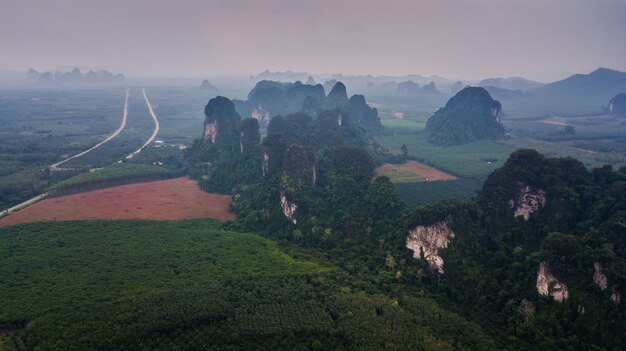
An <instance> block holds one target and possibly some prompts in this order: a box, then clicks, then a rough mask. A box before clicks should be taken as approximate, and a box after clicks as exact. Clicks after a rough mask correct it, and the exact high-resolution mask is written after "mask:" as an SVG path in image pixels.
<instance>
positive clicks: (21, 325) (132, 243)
mask: <svg viewBox="0 0 626 351" xmlns="http://www.w3.org/2000/svg"><path fill="white" fill-rule="evenodd" d="M0 251H1V252H5V253H7V254H6V255H3V256H2V257H0V276H2V277H3V278H6V279H2V280H0V305H2V306H4V307H5V308H3V309H2V310H0V331H1V332H0V349H5V350H11V349H13V348H15V347H25V348H27V349H38V350H60V349H62V350H85V349H115V350H171V349H207V345H210V349H212V350H245V349H250V348H251V347H253V346H254V345H256V346H259V345H264V346H265V347H264V349H291V350H293V349H297V350H310V349H355V350H356V349H359V350H361V349H367V348H368V347H369V346H371V345H372V344H376V345H382V344H384V345H397V347H401V348H408V349H429V350H452V349H453V347H452V345H456V346H457V347H462V348H466V349H486V348H493V347H494V345H495V344H494V342H493V339H491V338H490V337H488V336H486V335H485V334H484V333H483V332H482V330H481V329H480V328H479V327H478V326H477V325H476V324H474V323H472V322H468V321H466V320H464V319H463V318H461V317H459V316H458V315H456V314H454V313H451V312H449V311H447V310H445V309H443V308H441V307H440V306H439V305H438V304H437V303H436V302H435V301H434V300H432V299H430V298H428V297H426V296H423V295H420V294H417V295H416V294H402V293H399V295H398V296H396V297H388V296H386V295H383V294H376V293H375V292H374V293H365V292H363V291H357V290H356V289H355V285H354V284H355V283H356V281H355V280H354V279H353V278H351V277H349V276H347V275H346V274H344V273H342V272H341V270H339V269H338V268H333V267H332V266H328V265H327V264H324V265H321V264H319V263H316V262H314V261H311V260H297V259H294V258H293V257H292V256H290V255H288V254H287V253H286V252H285V251H283V250H282V249H281V248H280V247H279V246H278V245H277V244H276V243H274V242H272V241H270V240H267V239H264V238H262V237H260V236H259V235H256V234H250V233H241V232H237V231H233V230H229V229H226V228H224V227H223V226H221V225H220V224H218V222H215V221H212V220H186V221H174V222H152V221H88V222H56V223H46V224H41V223H32V224H24V225H19V226H12V227H7V228H3V229H0ZM359 285H363V283H359ZM376 286H377V285H376V284H373V285H372V288H370V289H369V290H374V291H375V287H376ZM120 326H124V327H123V328H122V327H120ZM294 347H295V348H294Z"/></svg>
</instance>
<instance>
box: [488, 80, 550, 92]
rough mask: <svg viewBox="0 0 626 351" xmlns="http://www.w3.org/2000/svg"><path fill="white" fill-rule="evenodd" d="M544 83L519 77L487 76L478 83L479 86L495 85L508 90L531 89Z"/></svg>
mask: <svg viewBox="0 0 626 351" xmlns="http://www.w3.org/2000/svg"><path fill="white" fill-rule="evenodd" d="M542 85H544V83H541V82H536V81H534V80H528V79H525V78H521V77H512V78H488V79H483V80H481V81H480V82H479V83H478V86H480V87H487V86H490V87H496V88H501V89H509V90H532V89H535V88H538V87H540V86H542Z"/></svg>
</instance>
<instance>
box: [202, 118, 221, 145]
mask: <svg viewBox="0 0 626 351" xmlns="http://www.w3.org/2000/svg"><path fill="white" fill-rule="evenodd" d="M217 130H218V128H217V121H211V122H209V121H204V141H205V142H206V141H208V142H210V143H211V144H215V138H217Z"/></svg>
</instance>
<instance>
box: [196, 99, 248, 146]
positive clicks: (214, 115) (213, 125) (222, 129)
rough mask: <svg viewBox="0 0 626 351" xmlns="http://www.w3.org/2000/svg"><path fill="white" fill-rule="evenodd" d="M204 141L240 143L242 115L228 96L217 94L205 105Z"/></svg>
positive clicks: (224, 143)
mask: <svg viewBox="0 0 626 351" xmlns="http://www.w3.org/2000/svg"><path fill="white" fill-rule="evenodd" d="M204 114H205V116H206V119H205V120H204V133H203V136H204V138H203V139H204V141H205V142H209V143H211V144H218V143H220V144H223V145H226V144H230V143H237V144H238V143H239V139H240V134H241V133H240V124H241V117H240V116H239V114H238V113H237V111H236V110H235V105H234V104H233V102H232V101H230V100H229V99H228V98H225V97H223V96H217V97H215V98H213V99H211V100H210V101H209V103H208V104H207V105H206V106H205V107H204Z"/></svg>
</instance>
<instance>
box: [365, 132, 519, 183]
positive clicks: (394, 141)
mask: <svg viewBox="0 0 626 351" xmlns="http://www.w3.org/2000/svg"><path fill="white" fill-rule="evenodd" d="M376 141H378V142H379V143H380V144H382V145H383V146H386V147H391V148H395V149H399V148H400V147H401V146H402V145H403V144H405V145H406V146H407V148H408V151H409V155H410V156H413V157H417V158H418V159H419V160H421V161H423V162H427V163H430V164H432V165H433V166H435V167H437V168H440V169H441V170H443V171H446V172H450V173H453V174H455V175H458V176H461V177H477V178H483V177H486V176H487V175H488V174H489V173H491V172H493V170H495V169H496V168H498V167H500V166H501V165H502V164H503V163H504V161H506V159H507V157H508V156H509V154H510V153H511V152H513V151H514V150H515V149H514V148H513V147H510V146H507V145H501V144H498V143H496V142H494V141H488V140H482V141H475V142H471V143H468V144H464V145H453V146H436V145H433V144H430V143H429V142H428V141H427V140H426V135H425V134H424V133H416V134H411V135H385V136H379V137H376Z"/></svg>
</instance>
